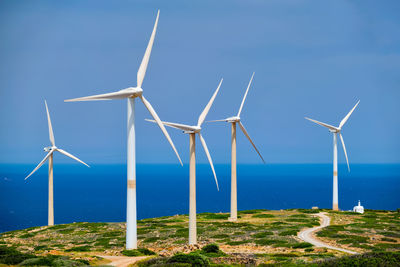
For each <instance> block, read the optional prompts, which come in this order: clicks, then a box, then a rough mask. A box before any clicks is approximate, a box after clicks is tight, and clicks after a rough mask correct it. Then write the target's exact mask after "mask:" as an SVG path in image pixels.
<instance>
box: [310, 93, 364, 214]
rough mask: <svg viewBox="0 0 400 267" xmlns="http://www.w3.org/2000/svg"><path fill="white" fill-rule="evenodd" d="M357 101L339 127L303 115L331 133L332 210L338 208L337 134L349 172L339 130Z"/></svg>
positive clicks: (344, 147)
mask: <svg viewBox="0 0 400 267" xmlns="http://www.w3.org/2000/svg"><path fill="white" fill-rule="evenodd" d="M359 103H360V100H358V102H357V104H356V105H355V106H354V107H353V108H352V109H351V110H350V112H349V113H348V114H347V115H346V117H344V118H343V120H342V121H341V122H340V124H339V127H335V126H332V125H329V124H326V123H323V122H320V121H316V120H313V119H310V118H307V117H305V118H306V119H307V120H309V121H312V122H315V123H317V124H319V125H321V126H324V127H326V128H328V129H329V131H330V132H331V133H333V203H332V210H339V199H338V169H337V135H338V134H339V137H340V141H341V142H342V146H343V151H344V155H345V157H346V162H347V169H348V171H349V172H350V165H349V160H348V158H347V151H346V146H345V144H344V141H343V137H342V134H341V130H342V127H343V125H344V124H345V123H346V121H347V120H348V119H349V117H350V115H351V113H353V111H354V110H355V109H356V107H357V106H358V104H359Z"/></svg>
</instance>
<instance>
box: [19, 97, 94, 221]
mask: <svg viewBox="0 0 400 267" xmlns="http://www.w3.org/2000/svg"><path fill="white" fill-rule="evenodd" d="M44 104H45V106H46V113H47V123H48V124H49V137H50V143H51V146H48V147H45V148H44V149H43V150H44V151H45V152H48V153H47V155H46V156H45V157H44V159H43V160H42V161H41V162H40V163H39V164H38V165H37V166H36V168H35V169H34V170H33V171H32V172H31V173H30V174H29V175H28V176H27V177H26V178H25V180H26V179H28V178H29V177H30V176H31V175H32V174H34V173H35V172H36V171H37V170H38V169H39V168H40V167H41V166H42V165H43V164H44V163H45V162H46V160H49V202H48V205H49V208H48V220H47V224H48V225H49V226H51V225H54V200H53V153H54V152H55V151H58V152H60V153H61V154H64V155H65V156H67V157H70V158H72V159H74V160H76V161H78V162H80V163H82V164H85V165H86V166H88V167H89V165H87V164H86V163H85V162H83V161H82V160H80V159H78V158H77V157H75V156H74V155H71V154H70V153H68V152H67V151H65V150H62V149H61V148H58V147H56V142H55V140H54V133H53V127H52V126H51V120H50V114H49V109H48V108H47V102H46V100H45V101H44Z"/></svg>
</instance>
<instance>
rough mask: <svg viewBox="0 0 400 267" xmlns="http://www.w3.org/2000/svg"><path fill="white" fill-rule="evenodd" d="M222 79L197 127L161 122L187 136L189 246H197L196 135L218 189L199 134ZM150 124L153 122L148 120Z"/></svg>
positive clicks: (204, 145) (203, 142) (208, 153)
mask: <svg viewBox="0 0 400 267" xmlns="http://www.w3.org/2000/svg"><path fill="white" fill-rule="evenodd" d="M222 81H223V79H221V81H220V83H219V85H218V87H217V90H215V92H214V94H213V96H212V97H211V99H210V101H209V102H208V104H207V105H206V107H205V108H204V110H203V112H202V113H201V114H200V116H199V119H198V121H197V125H185V124H180V123H173V122H164V121H163V122H162V123H163V124H165V125H167V126H169V127H172V128H175V129H178V130H182V131H183V133H185V134H189V148H190V170H189V245H194V244H197V228H196V134H198V136H199V138H200V141H201V144H202V145H203V148H204V151H205V152H206V155H207V158H208V161H209V163H210V166H211V170H212V172H213V174H214V179H215V183H216V185H217V189H218V191H219V187H218V180H217V175H216V174H215V170H214V165H213V162H212V159H211V155H210V152H209V151H208V148H207V144H206V141H205V140H204V138H203V136H202V135H201V134H200V131H201V125H202V124H203V122H204V120H205V119H206V116H207V114H208V111H209V110H210V108H211V106H212V104H213V102H214V99H215V97H216V96H217V94H218V91H219V88H220V87H221V84H222ZM146 120H147V121H151V122H155V121H154V120H148V119H146Z"/></svg>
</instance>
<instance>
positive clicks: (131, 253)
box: [121, 248, 156, 257]
mask: <svg viewBox="0 0 400 267" xmlns="http://www.w3.org/2000/svg"><path fill="white" fill-rule="evenodd" d="M121 253H122V255H125V256H128V257H137V256H147V255H156V253H155V252H153V251H151V250H149V249H147V248H138V249H125V250H123V251H121Z"/></svg>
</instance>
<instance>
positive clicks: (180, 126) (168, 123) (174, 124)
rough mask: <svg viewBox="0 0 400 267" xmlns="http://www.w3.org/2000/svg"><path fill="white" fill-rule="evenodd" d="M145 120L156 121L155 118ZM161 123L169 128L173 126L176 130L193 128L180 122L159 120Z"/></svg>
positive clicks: (192, 129) (191, 129)
mask: <svg viewBox="0 0 400 267" xmlns="http://www.w3.org/2000/svg"><path fill="white" fill-rule="evenodd" d="M144 120H145V121H149V122H154V123H157V122H156V121H155V120H149V119H144ZM161 122H162V124H164V125H166V126H169V127H171V128H175V129H178V130H183V131H194V130H195V129H194V128H193V127H191V126H189V125H185V124H180V123H174V122H168V121H161Z"/></svg>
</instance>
